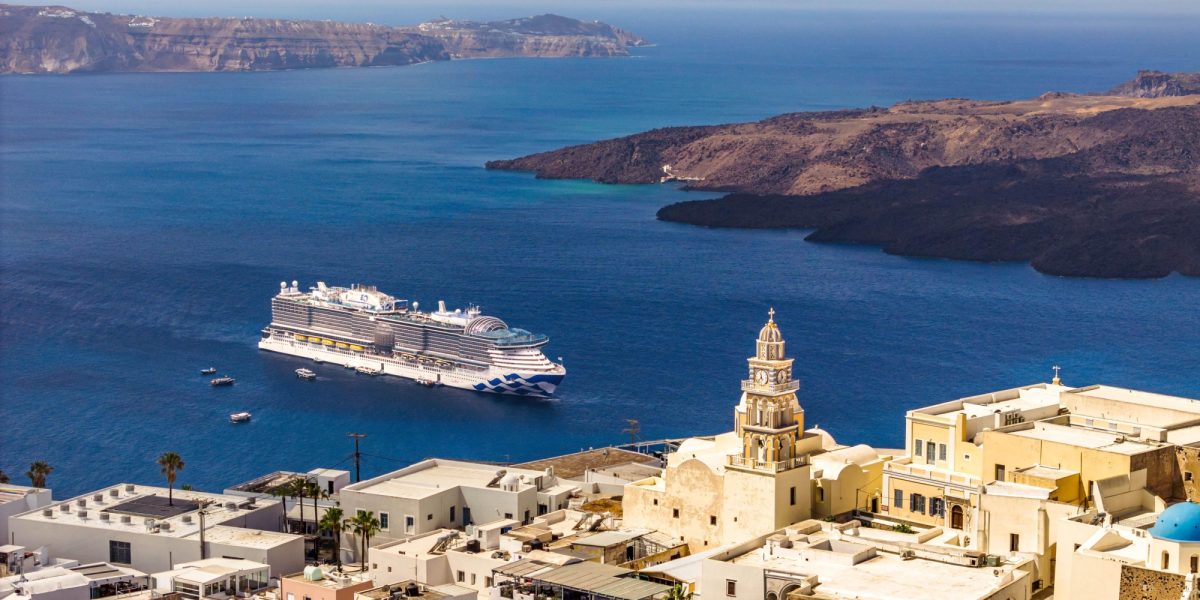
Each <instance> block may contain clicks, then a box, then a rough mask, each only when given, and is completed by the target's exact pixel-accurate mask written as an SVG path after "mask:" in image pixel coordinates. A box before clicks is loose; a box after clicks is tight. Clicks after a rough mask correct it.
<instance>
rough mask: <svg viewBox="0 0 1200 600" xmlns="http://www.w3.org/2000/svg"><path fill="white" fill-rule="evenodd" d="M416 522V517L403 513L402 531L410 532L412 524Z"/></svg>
mask: <svg viewBox="0 0 1200 600" xmlns="http://www.w3.org/2000/svg"><path fill="white" fill-rule="evenodd" d="M416 524H417V519H416V518H415V517H413V516H412V515H404V531H405V532H407V533H412V530H413V526H414V525H416Z"/></svg>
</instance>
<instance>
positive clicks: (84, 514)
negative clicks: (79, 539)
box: [79, 510, 87, 519]
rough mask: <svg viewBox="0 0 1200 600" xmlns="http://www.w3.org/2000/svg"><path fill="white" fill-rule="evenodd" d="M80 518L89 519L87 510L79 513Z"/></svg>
mask: <svg viewBox="0 0 1200 600" xmlns="http://www.w3.org/2000/svg"><path fill="white" fill-rule="evenodd" d="M79 518H80V519H86V518H87V511H86V510H80V511H79Z"/></svg>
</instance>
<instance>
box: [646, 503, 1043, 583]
mask: <svg viewBox="0 0 1200 600" xmlns="http://www.w3.org/2000/svg"><path fill="white" fill-rule="evenodd" d="M937 534H938V532H936V531H930V532H926V533H924V534H920V535H917V534H901V533H897V532H892V531H883V530H879V529H867V528H863V527H860V526H859V524H858V523H857V522H856V521H851V522H848V523H844V524H835V523H822V522H819V521H811V520H810V521H805V522H802V523H797V524H795V525H793V526H791V527H787V528H784V529H782V530H780V531H778V532H774V533H772V534H769V535H763V536H757V537H755V538H752V539H750V540H747V541H745V542H742V543H740V544H731V545H729V546H724V547H722V548H718V549H715V550H713V551H711V552H709V553H706V554H705V555H704V556H703V559H702V562H701V564H700V569H699V571H700V573H699V575H700V581H699V582H698V586H697V587H696V589H695V591H696V592H698V593H699V594H700V596H701V597H703V598H705V599H706V600H713V599H720V598H746V599H750V598H753V599H756V600H757V599H760V598H762V599H765V600H786V599H792V598H813V599H815V600H834V599H847V600H849V599H856V600H906V599H911V600H928V599H929V598H938V599H945V600H1026V599H1028V598H1030V597H1031V593H1032V586H1031V578H1030V574H1029V561H1028V559H1026V558H1024V557H1020V556H1017V557H1012V558H1005V559H1003V560H1001V561H997V562H995V563H993V564H991V565H985V562H984V560H983V559H984V557H983V556H982V554H981V553H979V552H974V551H970V550H964V549H956V548H947V547H945V546H940V545H935V544H929V543H925V542H926V541H928V539H931V538H933V537H936V536H937ZM695 558H696V557H689V558H686V559H681V561H680V562H681V563H692V562H694V561H695ZM656 569H657V571H656V572H663V571H666V572H668V573H669V572H673V571H675V570H676V568H675V566H674V565H672V564H671V563H668V564H665V565H659V566H658V567H657V568H656Z"/></svg>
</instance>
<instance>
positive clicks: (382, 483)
mask: <svg viewBox="0 0 1200 600" xmlns="http://www.w3.org/2000/svg"><path fill="white" fill-rule="evenodd" d="M502 471H503V472H504V474H505V475H516V476H518V477H521V476H524V477H525V479H526V481H522V482H520V483H519V484H518V486H517V487H518V489H520V490H525V489H528V488H530V487H532V486H533V484H532V482H531V479H532V478H534V477H540V476H542V475H543V473H541V472H539V471H532V470H527V469H518V468H515V467H499V466H496V465H489V464H482V463H471V462H464V461H455V460H443V459H430V460H426V461H422V462H419V463H417V464H415V465H412V466H410V467H406V468H404V469H400V470H399V471H394V472H392V473H388V474H386V475H382V476H379V477H375V478H373V479H368V480H366V481H363V482H361V483H355V484H352V485H349V486H346V487H345V488H343V489H344V490H351V491H356V492H361V493H366V494H379V495H382V496H392V497H396V498H426V497H429V496H434V495H436V494H440V493H442V492H445V491H448V490H452V489H454V488H457V487H471V488H481V489H482V488H495V489H497V490H498V489H500V486H499V482H500V479H501V478H502V476H501V475H500V473H501V472H502Z"/></svg>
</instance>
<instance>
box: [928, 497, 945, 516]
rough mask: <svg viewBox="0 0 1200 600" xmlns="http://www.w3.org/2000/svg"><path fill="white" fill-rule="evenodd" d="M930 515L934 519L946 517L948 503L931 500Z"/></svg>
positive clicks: (936, 499)
mask: <svg viewBox="0 0 1200 600" xmlns="http://www.w3.org/2000/svg"><path fill="white" fill-rule="evenodd" d="M929 515H930V516H933V517H944V516H946V501H945V500H942V499H941V498H930V499H929Z"/></svg>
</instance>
